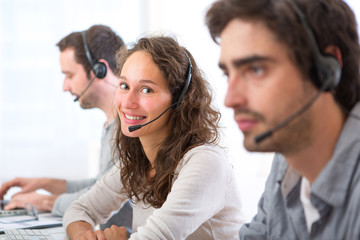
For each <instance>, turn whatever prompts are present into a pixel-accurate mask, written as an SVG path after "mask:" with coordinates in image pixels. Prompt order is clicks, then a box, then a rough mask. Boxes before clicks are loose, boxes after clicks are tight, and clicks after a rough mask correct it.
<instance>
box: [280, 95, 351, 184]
mask: <svg viewBox="0 0 360 240" xmlns="http://www.w3.org/2000/svg"><path fill="white" fill-rule="evenodd" d="M314 115H316V116H315V117H314V119H316V120H315V121H313V122H312V128H311V133H310V136H309V142H308V143H307V144H306V145H304V148H302V149H300V150H299V151H297V152H296V153H288V154H287V153H285V154H284V156H285V158H286V160H287V162H288V163H289V165H290V166H291V167H292V168H294V169H296V170H297V171H298V172H299V173H300V174H301V175H302V176H304V177H305V178H307V179H308V180H309V182H310V184H312V183H313V182H314V181H315V180H316V178H317V177H318V175H319V174H320V172H321V171H322V169H323V168H324V167H325V166H326V164H327V163H328V162H329V161H330V159H331V157H332V155H333V153H334V150H335V146H336V143H337V140H338V138H339V135H340V133H341V130H342V127H343V125H344V122H345V114H344V113H343V112H342V111H341V109H340V108H339V106H338V105H337V104H336V103H335V101H334V99H333V97H332V95H331V94H326V96H323V97H320V98H319V99H318V101H317V103H315V104H314Z"/></svg>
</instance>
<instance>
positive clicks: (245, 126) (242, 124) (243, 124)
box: [235, 118, 258, 132]
mask: <svg viewBox="0 0 360 240" xmlns="http://www.w3.org/2000/svg"><path fill="white" fill-rule="evenodd" d="M235 121H236V123H237V125H238V127H239V129H240V130H241V131H242V132H246V131H249V130H250V129H251V128H252V127H254V126H255V125H256V124H257V123H258V121H257V120H255V119H244V118H238V119H236V118H235Z"/></svg>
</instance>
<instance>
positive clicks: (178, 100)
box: [129, 51, 193, 132]
mask: <svg viewBox="0 0 360 240" xmlns="http://www.w3.org/2000/svg"><path fill="white" fill-rule="evenodd" d="M185 56H186V58H187V59H188V61H189V69H188V73H187V76H186V82H185V86H184V88H183V90H182V91H181V94H180V96H179V98H178V99H176V98H175V101H173V103H172V104H171V105H170V106H169V107H168V108H166V109H165V111H163V112H162V113H161V114H160V115H159V116H157V117H156V118H154V119H153V120H151V121H150V122H148V123H145V124H143V125H134V126H130V127H129V132H133V131H136V130H138V129H140V128H142V127H144V126H146V125H148V124H150V123H152V122H154V121H155V120H157V119H159V118H160V117H161V116H162V115H164V113H166V112H167V110H169V109H170V108H172V107H178V106H179V105H180V103H181V102H182V99H183V97H184V96H185V94H186V91H187V89H188V88H189V85H190V82H191V77H192V69H193V66H192V63H191V60H190V58H189V56H188V54H187V53H186V51H185Z"/></svg>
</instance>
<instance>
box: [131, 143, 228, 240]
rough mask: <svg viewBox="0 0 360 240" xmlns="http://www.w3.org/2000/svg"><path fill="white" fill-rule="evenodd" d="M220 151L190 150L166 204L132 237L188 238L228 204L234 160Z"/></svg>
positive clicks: (132, 238) (143, 238) (134, 238)
mask: <svg viewBox="0 0 360 240" xmlns="http://www.w3.org/2000/svg"><path fill="white" fill-rule="evenodd" d="M225 156H226V155H225V153H224V152H222V153H220V151H218V152H217V151H211V150H210V151H208V150H204V149H203V150H202V151H196V152H192V153H190V152H189V153H187V154H186V156H185V158H184V160H185V162H186V163H185V164H184V165H183V167H182V168H181V169H180V171H179V174H178V178H177V179H176V180H175V181H174V183H173V186H172V188H171V192H170V193H169V195H168V196H167V199H166V201H165V203H164V204H163V206H162V207H161V208H159V209H157V210H155V211H154V212H153V214H152V215H151V216H150V217H148V219H147V221H146V224H145V225H143V226H141V227H139V228H138V229H137V232H135V233H133V234H132V235H131V237H130V239H131V240H136V239H141V240H145V239H167V240H171V239H185V238H186V237H188V236H189V235H190V234H192V233H193V232H194V231H195V230H196V229H197V228H199V226H200V225H202V224H203V223H204V222H206V221H208V220H209V219H210V218H211V217H213V216H214V215H215V214H216V213H218V212H219V211H220V210H221V209H222V208H223V207H224V206H225V199H226V185H227V184H228V182H229V173H230V171H231V170H230V168H231V167H230V163H229V162H228V160H227V158H226V157H225Z"/></svg>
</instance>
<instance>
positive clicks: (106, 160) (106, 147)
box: [51, 121, 115, 216]
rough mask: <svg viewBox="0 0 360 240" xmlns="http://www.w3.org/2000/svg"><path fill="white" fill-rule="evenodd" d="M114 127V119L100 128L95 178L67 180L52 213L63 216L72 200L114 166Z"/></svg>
mask: <svg viewBox="0 0 360 240" xmlns="http://www.w3.org/2000/svg"><path fill="white" fill-rule="evenodd" d="M114 128H115V121H112V122H110V123H109V124H108V125H107V126H106V127H104V128H103V130H102V135H101V149H100V161H99V172H98V175H97V176H96V178H90V179H84V180H77V181H67V186H66V192H65V193H63V194H61V195H59V197H58V198H57V199H56V201H55V203H54V206H53V209H52V211H51V213H52V215H54V216H63V215H64V213H65V210H66V209H67V208H68V207H69V206H70V204H71V203H72V202H73V201H74V200H76V199H78V198H79V197H80V196H81V195H82V194H83V193H85V192H87V191H88V190H89V189H90V188H91V187H92V186H93V185H94V184H95V182H96V181H97V179H100V178H101V177H102V176H103V175H104V174H105V173H106V172H108V170H110V169H111V168H112V167H113V166H114V164H113V158H112V152H111V147H112V146H111V143H112V142H113V141H112V137H113V131H114Z"/></svg>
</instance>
